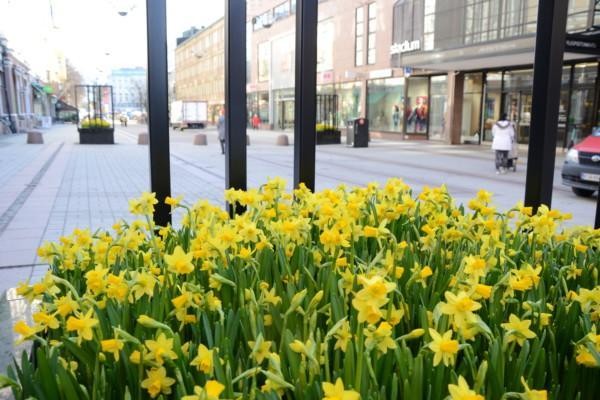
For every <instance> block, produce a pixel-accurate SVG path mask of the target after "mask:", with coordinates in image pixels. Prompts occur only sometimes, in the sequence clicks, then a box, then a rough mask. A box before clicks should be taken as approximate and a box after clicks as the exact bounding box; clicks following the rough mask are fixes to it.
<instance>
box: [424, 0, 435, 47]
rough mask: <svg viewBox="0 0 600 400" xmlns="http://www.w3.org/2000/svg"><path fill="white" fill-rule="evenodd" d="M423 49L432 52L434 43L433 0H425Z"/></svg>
mask: <svg viewBox="0 0 600 400" xmlns="http://www.w3.org/2000/svg"><path fill="white" fill-rule="evenodd" d="M424 14H425V18H424V23H423V49H424V50H433V47H434V41H435V0H425V10H424Z"/></svg>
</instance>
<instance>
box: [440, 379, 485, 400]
mask: <svg viewBox="0 0 600 400" xmlns="http://www.w3.org/2000/svg"><path fill="white" fill-rule="evenodd" d="M448 392H450V399H451V400H484V399H485V397H483V396H482V395H480V394H477V393H475V392H474V391H473V390H471V389H470V388H469V384H468V383H467V381H466V380H465V378H463V377H462V375H459V376H458V385H453V384H450V385H448Z"/></svg>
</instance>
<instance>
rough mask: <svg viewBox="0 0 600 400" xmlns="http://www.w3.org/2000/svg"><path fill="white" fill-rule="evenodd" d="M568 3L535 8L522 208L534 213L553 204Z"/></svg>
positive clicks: (544, 1)
mask: <svg viewBox="0 0 600 400" xmlns="http://www.w3.org/2000/svg"><path fill="white" fill-rule="evenodd" d="M568 3H569V2H568V1H564V0H540V2H539V6H538V20H537V34H536V42H535V61H534V72H533V98H532V105H531V131H530V134H529V152H528V156H527V178H526V180H525V205H527V206H531V207H533V209H534V212H536V211H537V209H538V207H539V206H541V205H542V204H545V205H547V206H548V207H550V206H551V204H552V183H553V180H554V162H555V158H556V135H557V130H558V108H559V103H560V87H561V76H562V64H563V53H564V49H565V38H566V25H567V6H568Z"/></svg>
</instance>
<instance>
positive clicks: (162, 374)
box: [142, 367, 175, 398]
mask: <svg viewBox="0 0 600 400" xmlns="http://www.w3.org/2000/svg"><path fill="white" fill-rule="evenodd" d="M146 375H147V376H148V377H147V378H146V379H144V380H143V381H142V387H143V388H144V389H146V390H147V391H148V394H149V395H150V397H152V398H155V397H156V396H158V395H159V394H161V393H162V394H171V386H172V385H173V384H174V383H175V379H173V378H169V377H167V370H165V368H164V367H159V368H152V369H151V370H147V371H146Z"/></svg>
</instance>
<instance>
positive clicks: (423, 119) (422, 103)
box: [404, 77, 429, 134]
mask: <svg viewBox="0 0 600 400" xmlns="http://www.w3.org/2000/svg"><path fill="white" fill-rule="evenodd" d="M404 106H405V117H406V122H405V123H406V133H408V134H426V133H427V125H428V123H429V78H426V77H411V78H409V79H408V91H407V97H406V101H405V103H404Z"/></svg>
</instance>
